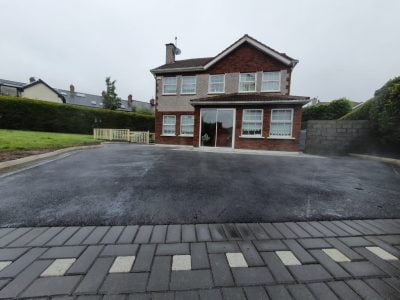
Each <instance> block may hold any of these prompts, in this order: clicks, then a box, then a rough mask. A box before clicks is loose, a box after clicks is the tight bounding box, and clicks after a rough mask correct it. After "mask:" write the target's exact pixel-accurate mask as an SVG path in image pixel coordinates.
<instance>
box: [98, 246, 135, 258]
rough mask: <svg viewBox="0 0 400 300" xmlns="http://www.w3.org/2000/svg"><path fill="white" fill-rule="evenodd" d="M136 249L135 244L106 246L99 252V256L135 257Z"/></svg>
mask: <svg viewBox="0 0 400 300" xmlns="http://www.w3.org/2000/svg"><path fill="white" fill-rule="evenodd" d="M138 248H139V245H137V244H122V245H107V246H105V247H104V249H103V251H102V252H101V256H127V255H136V253H137V250H138Z"/></svg>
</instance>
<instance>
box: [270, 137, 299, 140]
mask: <svg viewBox="0 0 400 300" xmlns="http://www.w3.org/2000/svg"><path fill="white" fill-rule="evenodd" d="M267 139H269V140H295V139H296V138H294V137H291V136H269V137H267Z"/></svg>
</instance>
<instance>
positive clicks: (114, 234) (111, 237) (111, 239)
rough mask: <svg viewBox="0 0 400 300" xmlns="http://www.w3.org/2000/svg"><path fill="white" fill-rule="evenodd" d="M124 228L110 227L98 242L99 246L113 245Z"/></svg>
mask: <svg viewBox="0 0 400 300" xmlns="http://www.w3.org/2000/svg"><path fill="white" fill-rule="evenodd" d="M124 228H125V227H124V226H112V227H111V228H110V230H109V231H108V232H107V233H106V235H105V236H104V237H103V239H102V240H101V241H100V244H115V243H116V241H117V240H118V238H119V236H120V235H121V233H122V231H123V230H124Z"/></svg>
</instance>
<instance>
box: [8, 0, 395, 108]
mask: <svg viewBox="0 0 400 300" xmlns="http://www.w3.org/2000/svg"><path fill="white" fill-rule="evenodd" d="M0 7H1V11H2V13H1V18H0V38H1V43H0V78H3V79H10V80H16V81H28V78H29V77H30V76H35V77H40V78H42V79H43V80H45V81H46V82H48V83H49V84H50V85H52V86H54V87H57V88H68V87H69V84H70V83H73V84H74V85H75V87H76V89H77V90H78V91H82V92H87V93H95V94H99V93H100V92H101V90H103V89H104V79H105V77H106V76H108V75H111V76H112V78H113V79H116V80H117V92H118V93H119V95H120V96H121V97H123V98H126V97H127V95H128V94H130V93H131V94H132V95H133V96H134V98H135V99H138V100H143V101H148V100H149V99H150V98H152V97H153V96H154V79H153V76H152V75H151V73H150V72H149V70H150V69H151V68H153V67H156V66H158V65H161V64H163V63H164V60H165V46H164V44H165V43H167V42H172V41H173V39H174V37H175V36H177V37H178V46H179V48H181V50H182V54H181V55H180V56H178V57H177V58H178V59H185V58H194V57H204V56H214V55H216V54H217V53H218V52H220V51H221V50H223V49H224V48H226V47H227V46H228V45H230V44H231V43H233V42H234V41H235V40H237V39H239V38H240V37H241V36H242V35H243V34H245V33H247V34H249V35H251V36H253V37H254V38H256V39H258V40H259V41H261V42H263V43H265V44H267V45H269V46H271V47H272V48H274V49H276V50H278V51H281V52H286V53H287V54H288V55H290V56H292V57H294V58H296V59H299V60H300V63H299V64H298V65H297V66H296V68H295V69H294V73H293V77H292V91H291V93H292V94H294V95H302V96H311V97H319V98H320V99H321V100H324V101H326V100H331V99H334V98H338V97H342V96H346V97H349V98H351V99H353V100H358V101H364V100H366V99H368V98H369V97H370V96H371V95H372V94H373V92H374V91H375V90H376V89H377V88H379V87H380V86H381V85H382V84H384V83H385V82H386V81H387V80H388V79H390V78H392V77H394V76H397V75H400V55H399V53H400V34H399V29H400V18H399V17H398V12H399V11H400V1H398V0H393V1H390V0H385V1H382V0H376V1H372V0H359V1H356V0H346V1H344V0H343V1H339V0H332V1H328V0H314V1H311V0H310V1H296V0H293V1H266V0H261V1H251V0H248V1H243V0H240V1H228V0H226V1H217V0H214V1H212V0H210V1H208V0H201V1H188V0H186V1H184V0H181V1H152V0H146V1H122V0H117V1H116V0H108V1H99V0H96V1H94V0H93V1H88V0H57V1H53V0H46V1H45V0H35V1H30V0H29V1H28V0H6V1H4V0H0Z"/></svg>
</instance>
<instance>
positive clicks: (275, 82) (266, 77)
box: [261, 72, 281, 92]
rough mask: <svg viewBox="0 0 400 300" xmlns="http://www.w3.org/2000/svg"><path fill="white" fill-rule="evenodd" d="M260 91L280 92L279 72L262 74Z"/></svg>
mask: <svg viewBox="0 0 400 300" xmlns="http://www.w3.org/2000/svg"><path fill="white" fill-rule="evenodd" d="M261 91H262V92H280V91H281V72H263V77H262V86H261Z"/></svg>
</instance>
